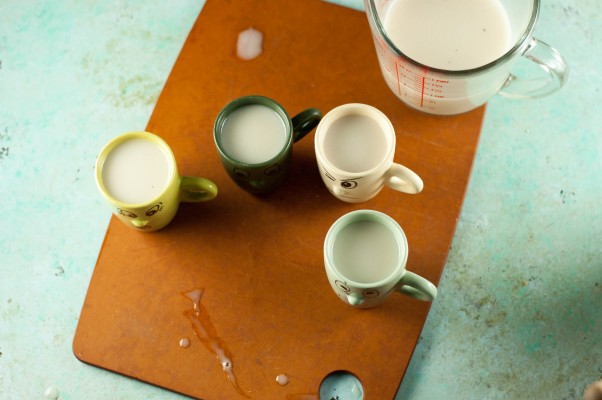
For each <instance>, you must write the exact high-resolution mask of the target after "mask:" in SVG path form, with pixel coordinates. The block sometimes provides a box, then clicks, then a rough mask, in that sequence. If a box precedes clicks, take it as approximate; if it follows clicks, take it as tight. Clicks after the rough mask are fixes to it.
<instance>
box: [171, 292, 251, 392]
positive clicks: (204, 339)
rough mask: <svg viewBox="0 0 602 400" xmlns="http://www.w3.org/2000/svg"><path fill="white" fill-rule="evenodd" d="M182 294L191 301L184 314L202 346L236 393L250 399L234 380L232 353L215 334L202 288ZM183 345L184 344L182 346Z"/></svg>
mask: <svg viewBox="0 0 602 400" xmlns="http://www.w3.org/2000/svg"><path fill="white" fill-rule="evenodd" d="M182 295H183V296H184V297H186V298H187V299H189V300H190V301H192V309H191V310H186V311H184V316H186V318H188V320H189V321H190V325H191V326H192V329H193V330H194V333H195V335H196V337H197V338H198V339H199V340H200V341H201V343H202V344H203V346H205V348H206V349H207V350H209V351H210V352H211V353H213V354H215V356H216V357H217V360H218V361H219V363H220V365H221V366H222V369H223V370H224V372H225V373H226V375H227V376H228V379H229V380H230V382H231V383H232V386H234V388H235V389H236V391H237V392H238V393H240V394H241V395H242V396H244V397H245V398H247V399H250V398H251V396H249V395H248V394H247V393H245V392H244V391H243V390H242V389H241V387H240V386H239V385H238V382H237V381H236V375H234V365H233V363H232V354H231V353H230V351H229V350H228V348H227V347H226V345H225V343H223V342H222V340H221V339H220V338H219V337H218V336H217V332H216V330H215V327H214V326H213V324H212V323H211V320H210V319H209V314H208V313H207V310H206V309H205V307H203V305H202V304H201V296H202V295H203V289H193V290H190V291H188V292H182ZM182 347H184V346H182Z"/></svg>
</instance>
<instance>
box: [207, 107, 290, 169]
mask: <svg viewBox="0 0 602 400" xmlns="http://www.w3.org/2000/svg"><path fill="white" fill-rule="evenodd" d="M252 105H257V106H264V107H267V108H269V109H270V110H272V111H274V112H275V113H276V114H277V115H278V116H279V117H280V119H281V121H282V123H283V126H284V140H283V145H282V147H281V148H280V149H279V151H278V152H277V153H275V155H273V156H270V157H269V158H268V159H264V160H262V161H258V162H252V161H245V160H239V159H237V158H236V157H234V156H233V155H232V154H230V153H231V152H232V151H230V152H228V149H227V147H228V144H227V142H226V140H225V139H224V136H223V132H224V127H225V126H226V123H227V122H228V118H229V117H230V116H231V115H232V113H233V112H235V111H237V110H239V109H241V108H243V107H246V106H252ZM213 139H214V142H215V146H216V148H217V151H218V152H219V154H220V157H221V158H222V159H223V160H227V161H228V162H229V163H231V164H235V165H238V166H243V167H244V168H263V167H265V166H268V165H271V164H272V163H273V162H274V161H275V160H277V159H278V158H279V157H281V156H282V155H283V154H284V153H286V152H287V151H288V150H289V149H290V147H291V145H292V139H293V124H292V121H291V119H290V116H289V115H288V113H287V112H286V110H285V109H284V108H283V107H282V106H281V105H280V104H278V103H277V102H276V101H274V100H272V99H270V98H268V97H264V96H244V97H239V98H237V99H235V100H233V101H231V102H230V103H228V104H227V105H226V106H225V107H224V108H223V109H222V110H221V111H220V112H219V114H218V116H217V118H216V120H215V124H214V127H213ZM272 153H274V152H272Z"/></svg>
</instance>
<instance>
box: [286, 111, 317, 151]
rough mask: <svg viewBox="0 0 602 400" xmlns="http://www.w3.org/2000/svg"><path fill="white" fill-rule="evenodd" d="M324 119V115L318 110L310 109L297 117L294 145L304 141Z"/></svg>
mask: <svg viewBox="0 0 602 400" xmlns="http://www.w3.org/2000/svg"><path fill="white" fill-rule="evenodd" d="M321 119H322V113H321V112H320V110H318V109H317V108H308V109H307V110H305V111H301V112H300V113H299V114H297V115H295V116H294V117H293V118H292V119H291V121H292V122H293V143H295V142H298V141H299V140H301V139H303V138H304V137H305V135H307V134H308V133H309V132H311V130H312V129H314V128H315V127H316V126H317V125H318V124H319V123H320V120H321Z"/></svg>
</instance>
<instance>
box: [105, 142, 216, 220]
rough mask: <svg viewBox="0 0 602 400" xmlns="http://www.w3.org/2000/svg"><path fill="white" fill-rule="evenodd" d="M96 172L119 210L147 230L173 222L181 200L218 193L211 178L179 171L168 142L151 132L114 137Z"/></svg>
mask: <svg viewBox="0 0 602 400" xmlns="http://www.w3.org/2000/svg"><path fill="white" fill-rule="evenodd" d="M95 175H96V184H97V186H98V189H99V190H100V193H101V194H102V195H103V197H104V198H105V200H106V201H107V203H108V204H109V206H110V207H111V209H112V210H113V213H114V214H115V215H116V216H117V217H118V218H119V219H120V220H121V221H123V222H124V223H125V224H126V225H128V226H130V227H132V228H135V229H137V230H142V231H156V230H159V229H161V228H163V227H165V226H166V225H167V224H169V223H170V222H171V220H172V219H173V218H174V216H175V215H176V212H177V211H178V206H179V204H180V202H181V201H185V202H200V201H208V200H212V199H213V198H215V196H217V186H216V185H215V183H213V182H212V181H210V180H209V179H205V178H197V177H189V176H180V175H178V168H177V165H176V159H175V157H174V155H173V152H172V151H171V149H170V148H169V146H168V145H167V143H166V142H165V141H164V140H163V139H161V138H160V137H159V136H157V135H154V134H152V133H149V132H128V133H124V134H122V135H119V136H117V137H115V138H113V139H112V140H111V141H109V143H107V144H106V145H105V147H104V148H103V149H102V150H101V152H100V154H99V155H98V158H97V159H96V167H95Z"/></svg>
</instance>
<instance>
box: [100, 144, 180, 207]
mask: <svg viewBox="0 0 602 400" xmlns="http://www.w3.org/2000/svg"><path fill="white" fill-rule="evenodd" d="M171 174H172V166H171V165H170V160H169V158H168V155H167V154H165V152H164V151H163V150H162V149H161V147H159V145H158V144H156V143H154V142H152V141H149V140H144V139H129V140H126V141H124V142H123V143H121V144H119V145H118V146H116V147H115V148H114V149H113V150H112V151H111V152H110V153H109V155H108V156H107V157H106V159H105V162H104V164H103V166H102V181H103V183H104V186H105V188H106V190H107V191H108V192H109V193H110V194H111V196H113V197H114V198H115V199H117V200H119V201H121V202H124V203H128V204H138V203H144V202H147V201H150V200H152V199H154V198H156V197H157V196H158V195H159V194H161V193H162V192H163V190H165V188H166V187H167V184H168V183H169V179H170V177H171Z"/></svg>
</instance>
